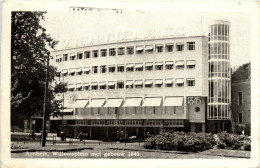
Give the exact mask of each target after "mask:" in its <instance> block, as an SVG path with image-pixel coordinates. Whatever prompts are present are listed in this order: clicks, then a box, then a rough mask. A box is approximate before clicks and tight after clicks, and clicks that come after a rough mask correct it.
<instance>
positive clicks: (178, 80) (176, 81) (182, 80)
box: [175, 79, 184, 84]
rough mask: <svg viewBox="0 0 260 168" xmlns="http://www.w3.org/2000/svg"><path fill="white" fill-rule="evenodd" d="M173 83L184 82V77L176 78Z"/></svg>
mask: <svg viewBox="0 0 260 168" xmlns="http://www.w3.org/2000/svg"><path fill="white" fill-rule="evenodd" d="M175 83H178V84H182V83H184V79H176V80H175Z"/></svg>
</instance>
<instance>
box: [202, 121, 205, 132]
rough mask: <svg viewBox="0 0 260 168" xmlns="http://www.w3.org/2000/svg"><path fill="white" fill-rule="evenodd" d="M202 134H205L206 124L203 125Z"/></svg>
mask: <svg viewBox="0 0 260 168" xmlns="http://www.w3.org/2000/svg"><path fill="white" fill-rule="evenodd" d="M202 132H204V133H205V123H202Z"/></svg>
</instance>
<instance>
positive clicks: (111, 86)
mask: <svg viewBox="0 0 260 168" xmlns="http://www.w3.org/2000/svg"><path fill="white" fill-rule="evenodd" d="M115 88H116V87H115V82H114V81H109V82H108V89H115Z"/></svg>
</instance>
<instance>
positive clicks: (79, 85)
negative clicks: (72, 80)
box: [76, 83, 82, 91]
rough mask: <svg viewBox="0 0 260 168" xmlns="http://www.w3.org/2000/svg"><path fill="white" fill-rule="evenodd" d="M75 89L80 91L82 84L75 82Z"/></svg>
mask: <svg viewBox="0 0 260 168" xmlns="http://www.w3.org/2000/svg"><path fill="white" fill-rule="evenodd" d="M76 90H77V91H82V84H80V83H77V84H76Z"/></svg>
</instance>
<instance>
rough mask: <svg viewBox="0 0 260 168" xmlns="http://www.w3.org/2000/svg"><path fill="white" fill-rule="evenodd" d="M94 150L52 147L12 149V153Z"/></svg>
mask: <svg viewBox="0 0 260 168" xmlns="http://www.w3.org/2000/svg"><path fill="white" fill-rule="evenodd" d="M87 149H88V150H94V148H76V149H75V148H73V149H59V150H57V149H50V150H44V149H24V150H14V151H11V153H23V152H68V151H81V150H87Z"/></svg>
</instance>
